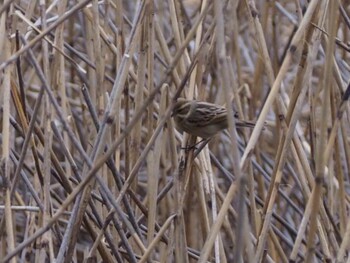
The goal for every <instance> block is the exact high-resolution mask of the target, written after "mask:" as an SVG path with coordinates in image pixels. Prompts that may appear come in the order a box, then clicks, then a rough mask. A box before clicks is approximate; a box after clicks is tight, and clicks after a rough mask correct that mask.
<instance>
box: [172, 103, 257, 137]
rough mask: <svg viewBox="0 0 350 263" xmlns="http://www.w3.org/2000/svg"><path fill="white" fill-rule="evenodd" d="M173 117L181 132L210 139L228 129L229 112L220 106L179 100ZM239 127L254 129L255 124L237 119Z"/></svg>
mask: <svg viewBox="0 0 350 263" xmlns="http://www.w3.org/2000/svg"><path fill="white" fill-rule="evenodd" d="M172 116H173V118H174V121H175V125H176V129H178V130H179V131H181V132H184V131H185V132H187V133H189V134H192V135H195V136H198V137H202V138H209V137H212V136H214V135H215V134H216V133H217V132H219V131H221V130H224V129H226V128H227V127H228V122H227V110H226V108H224V107H221V106H220V105H216V104H212V103H208V102H202V101H196V100H186V99H183V98H178V100H177V102H176V104H175V106H174V109H173V113H172ZM236 126H237V127H254V124H253V123H250V122H246V121H240V120H237V119H236Z"/></svg>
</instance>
